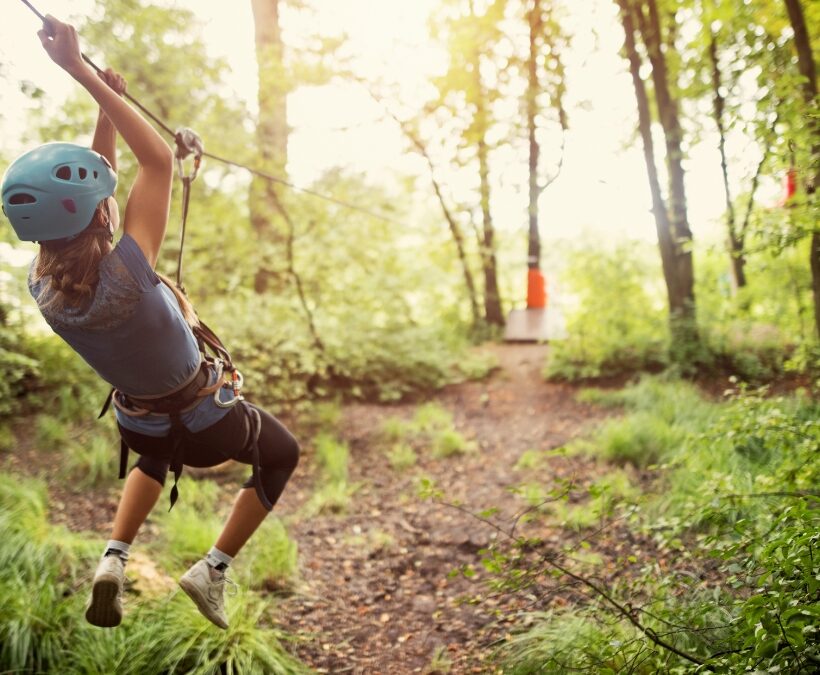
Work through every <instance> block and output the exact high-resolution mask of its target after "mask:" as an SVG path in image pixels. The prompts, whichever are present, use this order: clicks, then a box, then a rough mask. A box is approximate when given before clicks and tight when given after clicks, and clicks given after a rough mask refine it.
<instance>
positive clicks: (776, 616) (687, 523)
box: [484, 377, 820, 674]
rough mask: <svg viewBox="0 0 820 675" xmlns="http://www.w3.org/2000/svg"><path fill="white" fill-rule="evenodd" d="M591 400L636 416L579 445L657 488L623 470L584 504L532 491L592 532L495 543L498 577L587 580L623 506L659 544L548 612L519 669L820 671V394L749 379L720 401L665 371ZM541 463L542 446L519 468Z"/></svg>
mask: <svg viewBox="0 0 820 675" xmlns="http://www.w3.org/2000/svg"><path fill="white" fill-rule="evenodd" d="M581 398H582V399H583V400H584V401H586V402H594V403H596V404H599V405H606V406H613V407H617V408H619V409H621V410H622V411H623V416H622V417H620V418H617V419H611V420H609V421H607V422H605V423H604V424H603V425H602V426H601V428H600V429H599V430H598V431H597V432H596V433H595V434H594V435H593V436H592V437H591V438H588V439H586V440H584V441H579V442H576V443H574V444H572V446H571V447H570V448H569V449H568V450H569V451H570V452H581V453H585V454H592V455H595V456H597V457H599V458H601V459H602V460H603V461H606V462H607V463H609V464H611V463H615V464H622V465H624V466H625V467H627V468H628V467H629V466H633V465H634V467H636V468H640V469H641V470H642V471H643V473H644V481H643V489H644V491H645V494H644V495H643V496H640V495H638V494H637V488H636V486H635V485H634V484H633V483H632V482H631V481H630V480H629V474H627V473H624V472H623V471H619V470H613V471H611V472H610V473H609V474H608V475H606V476H605V477H604V478H602V479H599V480H598V481H595V482H593V484H592V486H591V488H590V489H589V490H588V499H587V500H586V502H585V503H583V504H582V505H577V504H574V505H571V504H569V503H568V502H567V500H566V496H564V499H561V498H560V497H561V493H560V490H557V489H554V490H552V491H550V490H549V489H547V487H541V490H540V492H538V493H537V494H536V493H534V492H533V493H532V494H531V495H530V499H531V500H532V501H531V503H532V504H535V503H536V500H538V499H541V500H542V501H543V500H544V499H545V498H546V499H547V501H546V502H545V503H544V506H543V507H542V508H541V509H540V511H541V512H542V513H544V514H546V515H545V516H544V517H550V518H552V519H553V520H555V519H557V520H558V522H561V523H563V525H564V526H567V527H571V528H574V529H577V530H579V531H581V532H587V533H588V535H587V536H588V537H591V539H589V540H587V539H583V540H580V541H581V544H582V545H579V546H576V547H569V548H568V547H564V548H562V549H560V550H558V551H554V552H549V551H550V549H547V552H544V553H541V554H539V553H538V552H542V551H544V548H543V547H544V546H545V544H544V543H542V542H540V541H538V540H537V539H536V540H532V539H529V540H527V539H521V538H519V539H517V540H513V541H510V542H509V547H508V548H505V547H502V546H500V545H499V546H491V547H489V548H488V549H487V550H485V551H484V561H485V567H486V568H487V569H488V571H490V572H491V584H492V587H493V588H495V589H496V590H499V589H501V590H504V591H506V592H526V593H527V594H528V597H530V598H538V597H539V593H546V594H549V593H550V592H552V591H550V590H549V588H548V587H546V588H545V586H544V584H546V583H547V582H545V581H544V579H549V578H552V579H554V583H556V584H558V583H564V584H565V583H567V582H569V583H571V584H576V585H577V582H579V579H578V577H571V576H569V577H568V576H567V575H569V574H570V573H574V574H576V575H578V574H580V575H581V576H583V575H585V574H587V571H586V570H587V569H588V555H589V553H590V552H592V553H594V552H595V545H594V544H595V536H594V532H593V530H592V528H600V527H602V526H604V527H605V525H606V521H607V519H611V517H612V516H614V515H615V514H617V515H618V516H619V517H620V518H622V519H625V522H627V523H628V524H629V527H630V528H631V529H632V530H633V531H635V532H636V533H637V534H639V535H640V536H641V537H643V538H644V539H645V540H647V541H649V542H651V548H652V549H654V551H655V552H654V553H652V554H648V553H646V552H642V551H641V550H640V549H639V550H636V551H635V552H634V553H628V554H625V555H622V556H621V557H619V558H618V560H617V561H616V565H618V566H620V567H621V568H622V569H623V573H622V574H619V575H617V576H616V577H614V578H613V579H612V581H610V582H609V583H608V584H605V585H604V586H603V587H601V583H600V581H598V579H597V577H593V579H595V581H593V582H592V583H593V585H596V584H597V587H598V589H599V590H601V591H602V593H599V592H597V591H595V592H594V591H592V586H589V585H586V584H581V585H580V586H577V588H578V592H582V594H583V596H586V597H585V599H582V600H580V601H576V602H575V603H573V605H572V607H571V608H567V609H565V610H562V609H559V608H554V609H551V610H549V611H546V612H537V613H534V614H532V615H531V616H530V617H529V618H528V619H527V623H528V624H529V628H524V627H522V628H521V629H520V630H517V631H513V633H512V634H511V635H510V637H509V638H508V640H506V641H505V643H504V644H503V646H502V647H501V648H500V650H499V653H498V654H499V659H501V661H502V663H503V668H504V672H512V673H564V672H569V671H573V672H574V671H576V670H577V671H581V672H588V673H620V672H633V673H646V674H649V673H659V672H660V673H690V672H699V673H735V672H744V671H753V672H790V673H809V672H815V669H816V667H817V665H818V664H820V635H819V634H818V626H820V604H818V602H817V599H818V597H820V556H818V555H817V550H818V547H820V492H818V490H817V486H818V485H820V405H819V404H818V403H817V402H816V401H815V400H814V399H812V398H811V397H810V396H808V395H807V394H805V393H800V392H798V393H797V394H796V395H794V396H789V397H785V396H777V397H774V396H770V395H768V393H767V392H766V390H765V389H760V390H754V389H749V388H747V387H743V386H738V387H737V388H736V389H734V390H732V391H730V392H727V395H726V396H725V398H724V400H722V401H709V400H706V399H704V398H703V397H702V396H701V395H700V394H699V392H698V391H697V390H696V388H695V387H693V386H692V385H690V384H687V383H684V382H681V381H678V380H673V379H670V378H663V377H653V378H644V379H643V380H641V381H640V382H639V383H638V384H636V385H634V386H630V387H627V388H626V389H623V390H621V391H599V390H587V391H585V392H583V393H582V394H581ZM541 461H542V457H541V456H539V453H535V452H531V453H527V456H526V457H524V458H522V461H521V462H520V463H519V467H518V468H519V469H520V470H530V469H531V468H532V467H537V466H538V465H539V463H540V462H541ZM630 471H631V469H630ZM530 489H532V486H530ZM551 496H552V497H553V498H552V499H549V498H550V497H551ZM626 504H629V509H625V508H624V506H625V505H626ZM578 509H582V510H578ZM647 545H649V544H646V543H644V544H642V545H641V549H645V547H646V546H647ZM534 552H535V553H534ZM536 554H538V555H536ZM579 554H581V555H580V556H579ZM541 555H544V556H549V557H540V556H541ZM533 556H535V557H533ZM585 557H586V558H587V560H586V562H585V560H584V559H585ZM659 560H660V561H661V564H659V562H658V561H659ZM573 570H574V572H573ZM605 594H606V595H605ZM545 597H549V595H546V596H545ZM607 597H608V598H610V599H611V600H613V601H614V602H617V603H619V604H620V607H621V610H617V609H616V608H615V605H614V604H613V603H612V602H610V600H608V599H607ZM636 624H637V625H636Z"/></svg>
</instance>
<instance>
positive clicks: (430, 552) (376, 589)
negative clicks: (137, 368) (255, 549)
mask: <svg viewBox="0 0 820 675" xmlns="http://www.w3.org/2000/svg"><path fill="white" fill-rule="evenodd" d="M494 351H495V354H496V356H497V358H498V361H499V364H500V368H499V369H498V370H497V371H495V373H494V374H493V375H492V376H491V377H490V378H489V379H488V380H486V381H483V382H470V383H465V384H460V385H457V386H452V387H449V388H447V389H446V390H444V391H443V392H442V393H440V394H439V395H438V396H436V397H435V400H436V401H437V402H438V403H439V404H440V405H441V406H443V407H445V408H447V409H448V410H450V411H451V412H452V413H453V416H454V420H455V425H456V428H457V429H458V430H459V431H460V432H461V433H462V434H463V435H465V436H467V437H468V438H471V439H474V440H475V441H476V443H477V445H478V450H477V452H475V453H472V454H467V455H461V456H452V457H449V458H444V459H433V458H432V457H430V456H429V453H426V454H425V453H420V457H419V461H418V463H417V465H416V466H414V467H412V468H410V469H405V470H403V471H397V470H394V469H392V468H391V467H390V464H389V462H388V460H387V458H386V448H385V447H384V445H385V444H384V442H383V441H382V439H381V437H380V429H381V425H382V424H383V422H384V420H385V419H386V418H388V417H402V418H405V419H409V418H410V417H411V416H412V414H413V412H414V410H415V408H416V406H413V405H397V406H389V407H386V406H377V405H351V406H347V407H345V410H344V417H343V421H342V423H341V429H340V434H341V436H342V437H343V438H344V439H345V440H346V441H347V442H348V443H349V444H350V448H351V481H352V482H361V483H362V487H361V488H360V489H359V491H358V492H356V494H355V495H354V497H353V500H352V502H351V504H350V507H349V509H348V511H347V513H345V514H344V515H341V516H326V517H325V516H322V517H316V518H312V519H310V520H297V521H295V522H294V523H293V524H292V525H291V526H290V532H291V534H292V536H293V537H294V538H295V539H296V540H297V541H298V543H299V557H300V561H301V566H302V571H301V574H302V581H303V586H302V587H301V588H300V589H299V591H298V593H297V594H296V595H294V596H292V597H291V598H289V599H287V600H286V601H284V602H283V603H282V605H281V606H280V610H281V612H282V614H281V618H280V623H281V625H282V627H283V628H284V629H285V630H287V631H288V632H291V633H294V634H297V635H299V636H302V637H304V638H306V639H305V641H303V642H299V643H298V646H297V653H298V654H299V656H300V657H301V658H302V659H304V660H305V661H306V662H307V663H309V664H310V665H312V666H313V667H315V668H316V669H317V670H319V671H320V672H330V673H339V672H350V673H367V674H368V675H369V674H372V673H385V674H390V675H393V674H396V673H414V672H430V667H431V664H433V665H434V664H435V661H436V660H437V659H438V660H439V662H444V663H447V664H448V665H449V667H450V672H453V673H461V672H486V669H485V668H486V667H482V661H483V659H485V658H486V656H487V654H488V644H489V642H490V641H491V640H492V639H493V638H495V637H498V636H499V635H502V634H503V626H499V625H497V623H496V622H495V621H494V620H493V617H492V614H491V612H492V610H493V609H494V607H493V606H492V604H493V603H492V602H490V603H486V602H485V603H482V604H481V605H479V606H477V605H473V604H468V603H464V602H463V599H464V598H465V597H467V596H469V595H471V594H474V593H476V592H480V591H481V588H482V581H483V579H482V575H481V573H480V572H479V573H478V574H477V575H476V577H473V578H472V579H470V580H467V579H465V578H464V577H462V576H457V577H449V576H448V574H449V572H450V571H451V570H453V569H454V568H457V567H459V566H460V565H465V564H474V565H478V567H479V568H480V564H479V563H480V555H479V553H478V551H479V550H480V549H481V548H483V547H484V546H486V545H487V544H488V543H489V542H490V541H491V537H493V536H494V535H493V530H492V529H491V528H490V527H488V526H486V525H484V524H482V523H481V522H479V521H478V520H476V519H474V518H472V517H470V516H469V515H466V514H463V513H461V512H459V511H458V510H456V509H453V508H451V507H447V506H443V505H440V504H436V503H433V502H431V501H424V500H422V499H420V498H419V497H418V496H417V488H416V485H417V482H418V479H419V477H420V476H425V477H429V478H430V479H432V480H433V481H435V484H436V485H437V486H438V487H439V488H440V489H441V490H443V492H444V495H445V498H446V500H447V501H453V502H455V501H459V502H462V503H463V504H464V505H465V506H467V507H469V508H470V510H471V511H473V512H478V511H481V510H483V509H485V508H489V507H498V508H499V509H500V514H499V516H496V518H501V519H503V518H505V517H506V518H510V517H512V516H514V514H515V513H516V512H520V511H521V510H522V509H523V508H525V504H524V503H523V502H522V501H521V499H520V498H518V497H516V496H514V495H512V494H511V493H510V491H509V488H510V487H512V486H515V485H518V484H520V483H522V482H524V481H526V480H529V481H539V482H542V483H543V484H545V485H550V484H551V482H552V481H553V480H555V479H556V478H567V477H576V478H580V479H581V482H584V480H583V477H585V476H587V475H589V474H593V473H595V469H594V465H593V464H592V463H591V462H589V461H588V460H584V459H581V458H565V457H554V458H553V459H552V460H551V462H550V464H549V466H548V469H547V470H546V471H543V470H542V475H532V472H527V471H523V470H520V469H516V468H515V464H516V462H517V461H518V459H519V458H520V457H521V455H522V454H523V453H524V452H526V451H528V450H548V449H552V448H555V447H558V446H561V445H563V444H565V443H566V442H567V441H568V440H570V439H571V438H573V437H575V436H577V435H579V434H581V433H583V432H585V431H587V430H588V429H589V428H590V425H592V424H594V423H596V422H597V421H598V420H600V419H601V415H602V414H601V412H600V411H599V410H596V409H593V408H591V407H590V406H587V405H584V404H581V403H578V402H577V401H576V400H575V398H574V393H575V391H576V389H575V388H573V387H570V386H568V385H562V384H550V383H547V382H545V381H544V380H543V378H542V376H541V374H540V373H541V368H542V367H543V364H544V359H545V356H546V348H545V347H544V346H536V345H520V346H519V345H516V346H513V345H503V346H497V347H495V348H494ZM300 471H301V469H300ZM309 473H310V470H309V468H307V469H306V470H305V471H304V472H302V475H301V476H300V477H298V478H297V479H296V480H295V481H294V484H293V486H292V487H293V491H292V493H291V494H287V493H286V495H285V497H284V498H283V504H282V506H283V511H284V512H285V513H287V512H288V511H295V510H296V509H298V508H299V506H300V502H302V501H303V500H304V499H306V498H307V496H308V495H309V493H310V489H311V486H310V480H311V477H310V475H309ZM528 473H529V475H527V474H528ZM289 489H290V488H289ZM498 603H504V599H503V598H502V599H501V600H498V601H496V604H498ZM498 608H501V607H500V606H499V607H498ZM504 609H505V612H509V611H513V612H514V611H515V608H514V607H504Z"/></svg>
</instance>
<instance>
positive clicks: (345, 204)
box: [21, 0, 409, 265]
mask: <svg viewBox="0 0 820 675" xmlns="http://www.w3.org/2000/svg"><path fill="white" fill-rule="evenodd" d="M21 2H22V3H23V4H24V5H26V7H28V8H29V9H30V10H31V11H32V12H34V14H35V15H36V16H37V17H38V18H39V19H40V20H41V21H43V22H44V23H45V21H46V17H45V16H44V15H43V14H42V13H40V12H39V11H38V10H37V9H36V8H35V7H34V5H32V4H31V2H29V0H21ZM82 57H83V60H84V61H85V62H86V63H87V64H88V65H89V66H91V67H92V68H93V69H94V70H95V71H96V72H97V73H102V72H103V71H102V69H101V68H100V67H99V66H97V65H96V64H95V63H94V62H93V61H92V60H91V59H90V58H88V57H87V56H86V55H85V54H82ZM123 96H124V97H125V98H127V99H128V100H129V101H130V102H131V103H133V104H134V105H135V106H136V107H137V108H139V110H140V111H142V113H143V114H145V115H146V116H147V117H149V118H150V119H151V120H152V121H153V122H154V123H155V124H156V125H157V126H158V127H160V128H161V129H162V130H163V131H164V132H165V133H167V134H168V135H169V136H171V137H173V138H174V139H176V137H177V133H176V132H174V130H173V129H171V127H169V126H168V125H167V124H166V123H165V122H163V121H162V120H161V119H160V118H159V117H157V116H156V115H155V114H154V113H152V112H151V111H150V110H148V108H146V107H145V106H143V105H142V104H141V103H140V102H139V101H138V100H137V99H136V98H134V97H133V96H131V95H130V94H129V93H128V92H124V93H123ZM203 157H208V158H210V159H213V160H214V161H217V162H221V163H223V164H226V165H228V166H233V167H236V168H239V169H244V170H245V171H247V172H248V173H250V174H253V175H255V176H258V177H259V178H262V179H264V180H267V181H270V182H272V183H277V184H279V185H283V186H284V187H287V188H289V189H291V190H295V191H297V192H302V193H304V194H306V195H310V196H311V197H316V198H317V199H322V200H324V201H326V202H330V203H331V204H336V205H337V206H342V207H344V208H346V209H350V210H351V211H358V212H360V213H364V214H366V215H368V216H370V217H371V218H376V219H377V220H381V221H384V222H385V223H391V224H393V225H399V226H400V227H404V228H408V229H409V226H408V225H406V224H405V223H403V222H401V221H400V220H396V219H395V218H391V217H390V216H387V215H384V214H383V213H379V212H377V211H373V210H372V209H369V208H367V207H364V206H358V205H357V204H354V203H352V202H348V201H345V200H343V199H339V198H338V197H333V196H331V195H327V194H323V193H321V192H317V191H316V190H311V189H309V188H305V187H300V186H298V185H294V184H293V183H290V182H288V181H287V180H285V179H284V178H280V177H279V176H275V175H273V174H270V173H267V172H265V171H262V170H261V169H256V168H253V167H251V166H248V165H247V164H242V163H241V162H237V161H234V160H232V159H226V158H224V157H219V156H217V155H213V154H211V153H208V152H206V153H203ZM181 264H182V263H181V258H180V265H181Z"/></svg>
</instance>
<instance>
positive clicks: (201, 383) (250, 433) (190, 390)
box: [99, 323, 273, 511]
mask: <svg viewBox="0 0 820 675" xmlns="http://www.w3.org/2000/svg"><path fill="white" fill-rule="evenodd" d="M193 333H194V336H195V337H196V340H197V344H198V346H199V349H200V352H201V354H202V360H201V361H200V365H199V367H198V368H197V370H196V371H195V372H194V374H193V375H192V377H191V378H189V380H188V381H187V382H184V383H183V384H182V385H180V386H179V387H177V388H176V389H175V390H174V391H172V392H167V393H165V394H161V395H158V396H150V397H137V396H129V395H127V394H124V393H123V392H120V391H118V390H117V389H112V390H111V392H110V393H109V395H108V398H107V399H106V401H105V403H104V405H103V407H102V410H101V411H100V414H99V417H103V416H104V415H105V413H106V412H108V408H109V407H110V406H111V404H112V403H113V404H114V407H116V408H117V409H118V410H119V411H120V412H122V413H123V414H125V415H127V416H129V417H143V416H145V415H149V414H154V415H167V416H168V417H169V419H170V422H171V430H170V434H169V436H170V438H171V445H172V452H171V457H170V469H171V472H172V473H173V474H174V485H173V487H172V488H171V508H173V507H174V504H175V503H176V501H177V498H178V496H179V489H178V487H177V483H178V482H179V478H180V476H181V475H182V468H183V463H184V459H185V457H184V450H185V447H184V441H185V438H186V436H187V434H188V430H187V429H186V428H185V426H184V425H183V423H182V414H183V413H185V412H187V411H189V410H192V409H193V408H195V407H196V406H197V405H199V403H200V402H201V400H202V399H203V398H205V397H207V396H211V395H212V396H213V399H214V403H215V404H216V405H217V406H218V407H220V408H232V407H233V406H235V405H239V404H242V411H243V413H244V419H245V429H246V432H245V439H244V443H243V444H242V447H241V448H240V452H243V451H245V450H246V449H247V450H250V453H251V466H252V471H253V485H254V489H255V490H256V495H257V497H258V498H259V501H260V502H261V503H262V505H263V506H264V507H265V508H266V509H267V510H268V511H270V510H272V509H273V505H272V504H271V502H270V499H269V498H268V496H267V495H266V494H265V490H264V488H263V486H262V479H261V466H260V460H259V434H260V433H261V430H262V420H261V417H260V415H259V411H258V410H256V408H254V407H252V406H250V405H248V404H247V403H246V402H245V398H244V396H243V395H242V384H243V378H242V374H241V373H240V372H239V370H238V369H237V368H236V366H235V365H234V364H233V361H232V360H231V356H230V354H229V353H228V350H227V349H226V348H225V345H224V344H223V343H222V341H221V340H220V339H219V338H218V337H217V336H216V334H214V332H213V331H212V330H211V329H210V328H208V326H206V325H205V324H202V323H200V325H198V326H195V327H194V328H193ZM207 350H210V351H212V352H213V353H214V356H210V355H209V354H208V353H207ZM228 373H230V378H231V381H230V382H226V381H225V375H226V374H228ZM212 379H213V382H212V383H210V384H209V382H211V380H212ZM226 387H227V388H230V389H231V391H232V393H233V397H232V398H231V399H230V400H229V401H224V402H223V401H222V400H221V398H220V392H221V391H222V389H223V388H226ZM128 452H129V448H128V445H127V444H126V442H125V441H124V440H123V439H122V438H120V472H119V477H120V478H121V479H122V478H125V475H126V472H127V469H128Z"/></svg>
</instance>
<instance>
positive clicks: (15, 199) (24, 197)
mask: <svg viewBox="0 0 820 675" xmlns="http://www.w3.org/2000/svg"><path fill="white" fill-rule="evenodd" d="M36 201H37V200H36V199H35V198H34V195H30V194H28V193H27V192H18V193H17V194H13V195H12V196H11V197H9V204H15V205H17V204H33V203H34V202H36Z"/></svg>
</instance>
